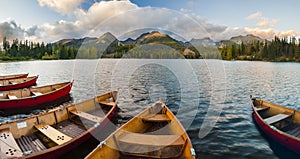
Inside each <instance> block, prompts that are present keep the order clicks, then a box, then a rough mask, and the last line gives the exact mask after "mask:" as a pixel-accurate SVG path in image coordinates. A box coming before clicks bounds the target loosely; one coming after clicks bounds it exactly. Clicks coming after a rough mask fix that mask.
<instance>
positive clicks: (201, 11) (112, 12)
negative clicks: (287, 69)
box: [0, 0, 300, 42]
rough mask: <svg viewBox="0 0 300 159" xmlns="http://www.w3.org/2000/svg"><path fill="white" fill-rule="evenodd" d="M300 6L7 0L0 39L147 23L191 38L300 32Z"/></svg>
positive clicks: (127, 29) (53, 37)
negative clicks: (299, 17) (299, 16)
mask: <svg viewBox="0 0 300 159" xmlns="http://www.w3.org/2000/svg"><path fill="white" fill-rule="evenodd" d="M299 6H300V1H298V0H287V1H282V0H226V1H224V0H131V1H129V0H125V1H101V0H2V1H0V42H1V41H2V39H3V37H7V39H9V40H12V39H16V38H18V39H20V40H25V39H26V40H31V41H44V42H54V41H57V40H60V39H64V38H82V37H86V36H92V37H99V36H101V35H102V34H103V33H105V32H111V33H113V34H114V35H115V36H116V37H124V36H125V35H126V36H129V37H130V36H131V37H133V38H134V37H136V36H137V35H136V34H134V32H135V31H136V30H143V29H147V28H151V29H152V30H162V31H165V32H171V33H173V34H175V35H178V36H180V37H181V38H183V39H185V40H186V41H189V40H191V39H192V38H204V37H210V38H211V39H213V40H215V41H218V40H223V39H229V38H231V37H233V36H238V35H246V34H253V35H256V36H259V37H261V38H264V39H272V38H274V36H279V37H284V36H297V37H299V34H300V33H299V27H300V21H299V20H298V16H297V15H299V12H300V11H299V10H298V7H299Z"/></svg>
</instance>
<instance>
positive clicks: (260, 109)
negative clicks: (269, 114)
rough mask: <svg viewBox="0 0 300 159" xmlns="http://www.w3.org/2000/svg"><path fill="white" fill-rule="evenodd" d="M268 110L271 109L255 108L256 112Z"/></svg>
mask: <svg viewBox="0 0 300 159" xmlns="http://www.w3.org/2000/svg"><path fill="white" fill-rule="evenodd" d="M267 109H270V107H255V110H256V111H258V112H259V111H263V110H267Z"/></svg>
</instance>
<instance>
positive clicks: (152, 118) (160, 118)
mask: <svg viewBox="0 0 300 159" xmlns="http://www.w3.org/2000/svg"><path fill="white" fill-rule="evenodd" d="M142 119H143V121H146V122H166V121H167V122H169V121H171V119H170V118H169V117H168V116H167V115H166V114H152V115H148V116H145V117H143V118H142Z"/></svg>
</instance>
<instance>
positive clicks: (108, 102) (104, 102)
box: [99, 101, 115, 106]
mask: <svg viewBox="0 0 300 159" xmlns="http://www.w3.org/2000/svg"><path fill="white" fill-rule="evenodd" d="M99 103H100V104H103V105H111V106H114V105H115V102H113V101H99Z"/></svg>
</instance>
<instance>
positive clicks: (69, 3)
mask: <svg viewBox="0 0 300 159" xmlns="http://www.w3.org/2000/svg"><path fill="white" fill-rule="evenodd" d="M83 1H84V0H38V2H39V5H40V6H42V7H44V6H45V7H49V8H50V9H53V10H54V11H56V12H58V13H60V14H63V15H71V14H73V12H75V11H76V10H77V9H78V6H80V4H81V3H82V2H83Z"/></svg>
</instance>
